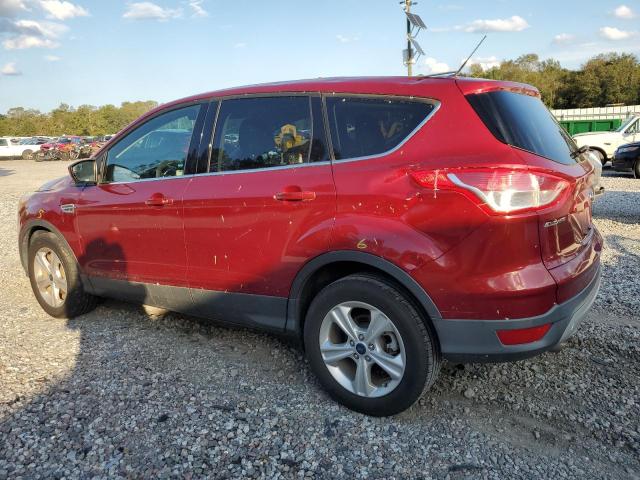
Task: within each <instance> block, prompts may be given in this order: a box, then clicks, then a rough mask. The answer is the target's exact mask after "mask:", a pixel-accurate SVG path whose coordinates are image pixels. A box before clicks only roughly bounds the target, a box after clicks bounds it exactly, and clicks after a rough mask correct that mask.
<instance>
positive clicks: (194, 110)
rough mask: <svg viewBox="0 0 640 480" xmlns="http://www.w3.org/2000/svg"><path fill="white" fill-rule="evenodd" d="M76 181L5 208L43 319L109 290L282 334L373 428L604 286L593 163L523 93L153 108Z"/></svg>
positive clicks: (367, 85)
mask: <svg viewBox="0 0 640 480" xmlns="http://www.w3.org/2000/svg"><path fill="white" fill-rule="evenodd" d="M301 132H306V134H304V133H301ZM69 172H70V175H69V176H68V177H66V178H61V179H58V180H54V181H51V182H49V183H47V184H45V185H44V186H42V187H41V188H40V190H38V191H37V192H34V193H32V194H30V195H27V196H25V197H24V198H22V200H21V201H20V204H19V219H20V233H19V246H20V257H21V260H22V264H23V266H24V269H25V271H26V272H27V273H28V275H29V278H30V280H31V286H32V288H33V291H34V294H35V296H36V298H37V300H38V302H39V303H40V305H41V306H42V308H43V309H44V310H45V311H46V312H47V313H48V314H50V315H52V316H54V317H67V318H70V317H75V316H77V315H82V314H83V313H85V312H88V311H89V310H91V309H92V308H94V306H95V305H96V298H97V297H102V296H105V297H116V298H120V299H125V300H128V301H132V302H144V303H148V304H153V305H155V306H158V307H164V308H167V309H170V310H174V311H178V312H183V313H187V314H190V315H196V316H202V317H207V318H214V319H218V320H222V321H226V322H229V323H230V324H236V325H242V326H248V327H254V328H261V329H265V330H268V331H272V332H277V333H280V334H284V335H290V336H291V337H292V338H294V339H296V340H298V341H299V342H300V343H301V345H302V346H303V348H304V350H305V352H306V355H307V357H308V359H309V362H310V366H311V368H312V370H313V371H314V372H315V373H316V375H317V376H318V378H319V380H320V382H321V384H322V385H323V386H324V387H325V388H326V390H327V391H328V392H329V393H330V394H331V395H332V396H333V397H334V398H335V399H337V400H338V401H340V402H342V403H343V404H345V405H346V406H348V407H349V408H352V409H354V410H357V411H360V412H364V413H367V414H370V415H391V414H395V413H398V412H401V411H403V410H404V409H406V408H408V407H409V406H410V405H412V404H413V403H414V402H415V401H416V400H417V399H418V398H419V397H420V395H421V394H422V392H423V391H425V390H426V389H428V388H429V387H430V386H431V384H432V383H433V382H434V380H435V378H436V376H437V374H438V370H439V367H440V363H441V360H442V359H443V358H445V359H449V360H451V361H456V362H469V361H473V362H476V361H483V362H484V361H507V360H517V359H521V358H526V357H529V356H532V355H536V354H539V353H541V352H544V351H546V350H548V349H550V348H553V347H555V346H557V345H558V344H559V343H561V342H564V341H565V340H566V339H567V338H568V337H569V336H571V335H572V334H573V333H574V332H575V331H576V328H577V326H578V324H579V322H580V321H581V320H582V318H583V316H584V315H585V314H586V312H587V311H588V309H589V308H590V306H591V304H592V302H593V301H594V298H595V296H596V294H597V292H598V288H599V285H600V252H601V249H602V246H603V241H602V237H601V236H600V234H599V233H598V231H597V229H596V227H595V226H594V224H593V223H592V220H591V205H592V199H593V196H594V192H593V185H594V181H595V175H594V168H593V166H592V165H591V164H590V162H589V161H588V159H587V157H586V155H585V154H584V152H583V151H581V150H579V149H578V148H577V146H576V145H575V143H574V142H573V140H572V139H571V137H569V135H568V134H566V132H564V130H563V129H562V128H560V127H559V125H558V124H557V122H556V121H555V120H554V118H553V117H552V116H551V114H550V113H549V111H548V110H547V109H546V108H545V107H544V105H543V103H542V102H541V100H540V94H539V92H538V91H537V90H536V89H535V88H534V87H531V86H529V85H523V84H516V83H509V82H502V81H491V80H479V79H464V78H455V77H449V78H404V77H390V78H358V79H331V80H312V81H299V82H291V83H277V84H270V85H261V86H251V87H242V88H234V89H229V90H224V91H219V92H213V93H208V94H204V95H198V96H194V97H190V98H186V99H183V100H178V101H175V102H172V103H169V104H165V105H163V106H162V107H159V108H157V109H155V110H153V111H151V112H150V113H148V114H146V115H144V116H143V117H141V118H140V119H139V120H137V121H136V122H134V123H133V124H132V125H130V126H129V127H127V128H126V129H125V130H124V131H122V132H120V133H119V134H118V135H117V136H116V138H114V139H113V140H112V141H111V142H110V143H109V144H107V145H106V146H105V147H104V148H103V149H101V150H100V151H99V152H97V154H96V155H95V158H92V159H88V160H83V161H79V162H76V163H74V164H73V165H71V166H70V168H69Z"/></svg>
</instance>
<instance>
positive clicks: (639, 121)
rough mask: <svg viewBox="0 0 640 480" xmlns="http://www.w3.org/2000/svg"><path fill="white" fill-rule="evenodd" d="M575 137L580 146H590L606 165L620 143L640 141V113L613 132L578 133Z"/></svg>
mask: <svg viewBox="0 0 640 480" xmlns="http://www.w3.org/2000/svg"><path fill="white" fill-rule="evenodd" d="M573 139H574V140H575V142H576V143H577V144H578V147H583V146H587V147H589V148H590V149H591V151H592V152H593V153H594V154H595V155H596V156H597V157H598V158H599V159H600V162H601V163H602V164H603V165H604V164H605V163H607V161H609V160H610V159H611V158H613V153H614V152H615V151H616V148H618V147H619V146H620V145H623V144H625V143H631V142H638V141H640V115H634V116H633V117H630V118H628V119H627V120H626V121H625V122H623V124H622V125H620V126H619V127H618V128H617V129H615V130H614V131H612V132H588V133H578V134H576V135H574V136H573Z"/></svg>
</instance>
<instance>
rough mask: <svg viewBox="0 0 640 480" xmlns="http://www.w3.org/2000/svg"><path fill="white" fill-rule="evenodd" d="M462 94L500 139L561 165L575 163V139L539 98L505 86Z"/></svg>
mask: <svg viewBox="0 0 640 480" xmlns="http://www.w3.org/2000/svg"><path fill="white" fill-rule="evenodd" d="M466 98H467V100H468V101H469V103H470V104H471V106H472V107H473V109H474V110H475V111H476V113H477V114H478V116H479V117H480V119H481V120H482V121H483V123H484V124H485V125H486V126H487V128H488V129H489V130H490V131H491V133H493V135H494V136H495V137H496V138H497V139H498V140H500V141H501V142H504V143H506V144H509V145H513V146H514V147H518V148H522V149H523V150H527V151H529V152H532V153H535V154H537V155H541V156H543V157H546V158H548V159H550V160H553V161H555V162H558V163H563V164H565V165H570V164H573V163H576V160H575V159H574V158H573V155H572V153H573V152H575V150H576V149H577V146H576V144H575V142H574V141H573V140H572V139H571V137H570V136H569V134H568V133H567V131H566V130H565V129H564V128H563V127H561V126H560V124H559V123H558V121H557V120H556V119H555V117H554V116H553V115H552V114H551V112H550V111H549V110H548V109H547V107H545V105H544V103H542V100H540V98H538V97H533V96H530V95H524V94H521V93H516V92H509V91H505V90H497V91H492V92H485V93H477V94H473V95H467V97H466Z"/></svg>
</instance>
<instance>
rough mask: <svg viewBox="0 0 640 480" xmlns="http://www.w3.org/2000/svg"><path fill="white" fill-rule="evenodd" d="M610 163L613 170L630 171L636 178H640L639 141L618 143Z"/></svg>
mask: <svg viewBox="0 0 640 480" xmlns="http://www.w3.org/2000/svg"><path fill="white" fill-rule="evenodd" d="M611 163H612V166H613V169H614V170H616V171H618V172H632V173H633V175H634V176H635V177H636V178H640V141H638V142H634V143H627V144H625V145H620V146H619V147H618V149H617V150H616V151H615V154H614V155H613V160H612V162H611Z"/></svg>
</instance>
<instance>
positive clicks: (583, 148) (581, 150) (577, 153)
mask: <svg viewBox="0 0 640 480" xmlns="http://www.w3.org/2000/svg"><path fill="white" fill-rule="evenodd" d="M588 151H589V147H588V146H587V145H583V146H581V147H580V148H579V149H577V150H574V151H573V152H571V158H576V157H577V156H580V155H582V154H583V153H585V152H588Z"/></svg>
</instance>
